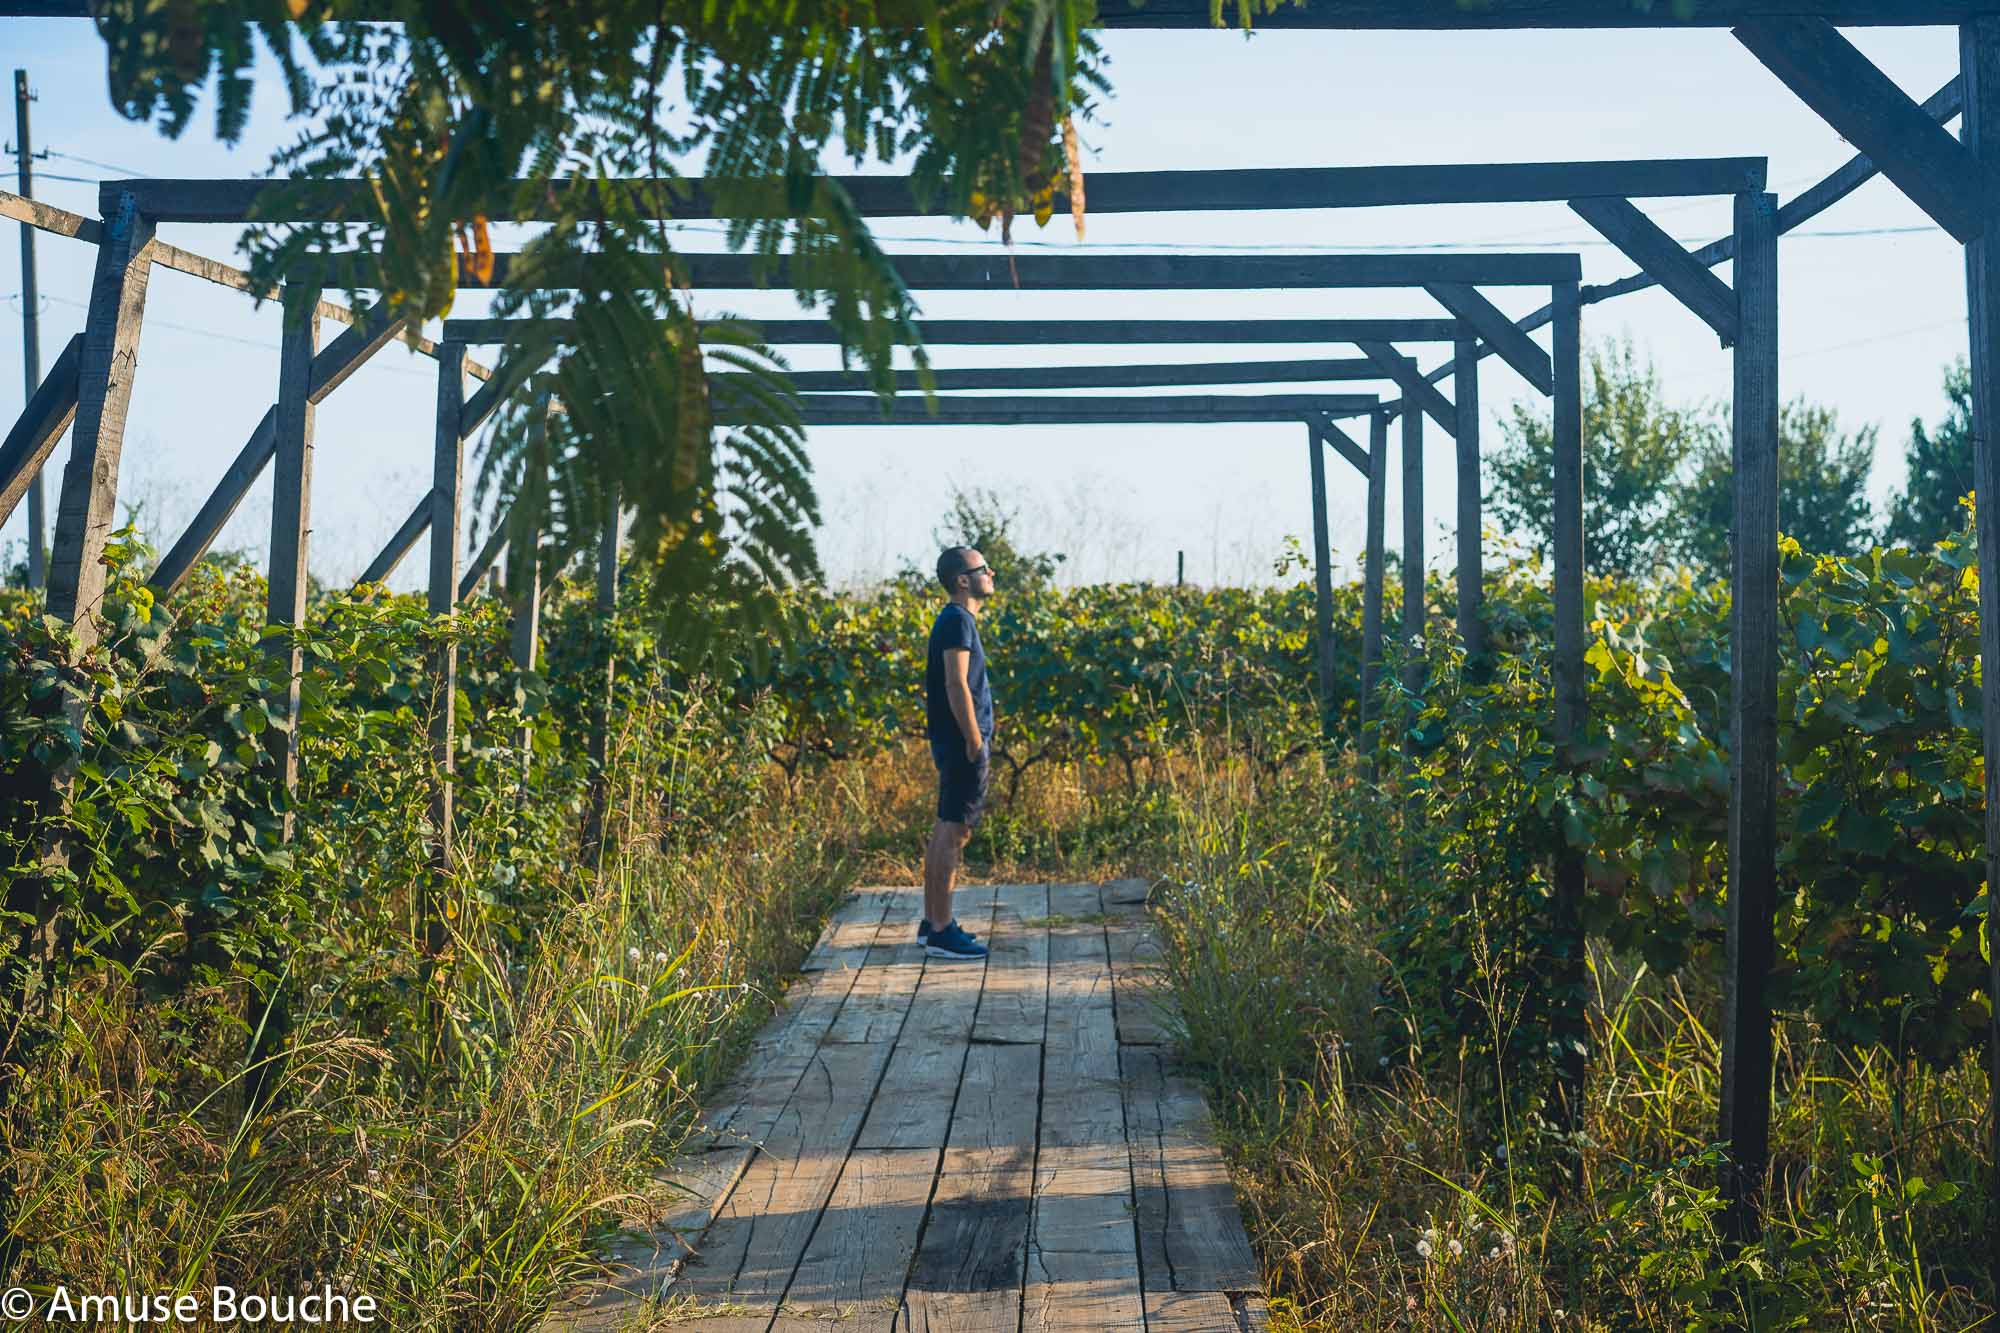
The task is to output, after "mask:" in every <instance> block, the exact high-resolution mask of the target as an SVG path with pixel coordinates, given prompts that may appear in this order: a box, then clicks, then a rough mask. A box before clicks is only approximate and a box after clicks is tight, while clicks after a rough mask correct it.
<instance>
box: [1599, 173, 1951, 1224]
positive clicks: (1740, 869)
mask: <svg viewBox="0 0 2000 1333" xmlns="http://www.w3.org/2000/svg"><path fill="white" fill-rule="evenodd" d="M1776 209H1777V199H1776V198H1775V197H1774V196H1772V195H1768V194H1764V195H1742V196H1739V197H1738V199H1737V200H1736V246H1737V259H1736V295H1737V300H1738V302H1739V303H1740V305H1741V316H1740V318H1741V327H1742V337H1741V339H1740V340H1739V341H1738V343H1737V346H1736V357H1735V385H1734V398H1733V401H1732V411H1731V424H1732V433H1733V438H1732V441H1731V446H1732V454H1733V458H1732V468H1733V471H1734V474H1735V476H1734V483H1733V484H1734V489H1735V496H1734V500H1735V521H1734V522H1733V523H1732V524H1731V525H1730V526H1731V531H1732V532H1733V534H1734V541H1733V542H1732V543H1731V547H1732V551H1731V554H1732V559H1733V563H1734V565H1735V568H1734V570H1733V571H1732V573H1733V578H1732V579H1731V582H1730V616H1729V622H1730V623H1729V661H1730V672H1729V685H1730V737H1731V742H1732V743H1731V745H1730V750H1729V893H1728V908H1727V910H1728V932H1727V937H1726V942H1725V946H1724V951H1723V952H1724V961H1725V971H1724V976H1723V995H1724V1007H1723V1026H1722V1095H1721V1104H1720V1110H1721V1131H1722V1137H1723V1140H1724V1141H1725V1142H1726V1143H1727V1144H1728V1145H1729V1154H1730V1163H1729V1167H1730V1169H1729V1170H1728V1171H1727V1172H1725V1174H1724V1181H1725V1191H1726V1197H1727V1198H1728V1199H1729V1202H1730V1209H1729V1213H1728V1215H1727V1218H1726V1220H1727V1222H1728V1223H1729V1224H1730V1225H1731V1226H1732V1228H1733V1229H1734V1232H1735V1234H1736V1235H1737V1236H1739V1237H1744V1238H1747V1237H1749V1236H1752V1235H1754V1234H1755V1233H1756V1231H1757V1230H1758V1228H1759V1227H1760V1226H1761V1224H1762V1222H1761V1217H1762V1208H1763V1198H1762V1195H1763V1187H1764V1173H1765V1168H1766V1166H1767V1164H1768V1162H1769V1157H1770V1141H1771V1137H1770V1136H1771V1064H1772V1055H1773V1046H1772V1042H1773V1035H1772V1031H1771V1017H1772V1016H1771V1000H1770V993H1769V991H1768V989H1767V988H1768V986H1769V984H1770V973H1771V967H1772V964H1773V962H1774V961H1775V951H1776V944H1775V942H1774V941H1775V935H1774V926H1773V919H1774V916H1775V913H1776V911H1777V902H1778V897H1777V895H1778V863H1777V858H1778V651H1779V649H1778V632H1779V630H1778V627H1779V611H1778V486H1779V482H1778V448H1779V444H1778V411H1779V407H1778V405H1779V401H1780V398H1779V390H1778V228H1777V222H1776V218H1775V213H1776ZM1989 725H1990V724H1989ZM1576 981H1577V984H1579V985H1582V984H1584V983H1583V981H1582V978H1581V977H1580V976H1579V977H1578V978H1577V979H1576Z"/></svg>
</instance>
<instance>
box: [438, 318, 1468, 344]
mask: <svg viewBox="0 0 2000 1333" xmlns="http://www.w3.org/2000/svg"><path fill="white" fill-rule="evenodd" d="M719 322H720V321H710V323H719ZM740 322H741V323H744V324H747V325H749V326H750V327H752V328H754V329H755V330H756V331H757V333H758V334H759V336H761V337H762V338H763V340H764V341H765V342H766V343H769V344H770V345H772V346H774V347H785V346H837V345H838V344H839V343H840V335H839V333H838V332H836V331H835V329H834V327H833V325H832V324H830V323H828V322H827V321H825V320H819V319H764V320H745V321H740ZM574 326H575V321H574V320H568V319H448V320H446V321H445V322H444V336H445V337H447V338H451V339H455V340H457V341H459V342H466V343H474V344H488V345H491V344H500V343H515V342H522V341H526V340H527V339H529V338H550V337H555V338H561V337H565V336H568V334H569V332H570V330H571V329H573V328H574ZM917 334H918V336H919V337H921V338H922V339H923V341H924V343H925V345H926V346H933V347H943V346H965V347H974V346H977V347H1041V346H1051V347H1053V346H1065V347H1067V346H1080V345H1096V344H1105V345H1115V344H1124V343H1163V344H1164V343H1218V344H1221V343H1332V342H1352V341H1354V340H1355V339H1356V338H1377V339H1380V340H1382V341H1384V342H1451V341H1453V340H1454V339H1456V338H1457V337H1459V329H1458V324H1457V323H1456V321H1453V320H1449V319H1048V320H1041V319H928V320H919V321H918V322H917Z"/></svg>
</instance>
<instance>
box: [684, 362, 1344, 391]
mask: <svg viewBox="0 0 2000 1333" xmlns="http://www.w3.org/2000/svg"><path fill="white" fill-rule="evenodd" d="M732 378H734V376H732V375H727V374H724V375H713V376H711V377H710V382H711V383H713V384H727V383H729V382H730V380H731V379H732ZM786 378H787V379H788V380H789V381H790V382H791V385H792V387H793V388H794V389H797V390H799V391H800V392H801V393H810V392H814V391H838V392H868V391H871V390H872V389H873V388H874V385H873V384H871V383H870V382H869V377H868V375H867V373H866V372H865V371H859V370H795V371H792V372H791V373H790V374H789V375H787V376H786ZM1380 378H1382V370H1381V368H1380V367H1379V366H1377V365H1376V364H1375V363H1374V362H1373V361H1369V360H1367V359H1365V358H1362V357H1347V358H1343V359H1326V360H1318V361H1222V362H1182V363H1178V364H1176V363H1174V362H1166V363H1163V364H1156V365H1130V366H1007V367H996V368H984V367H982V368H979V369H967V370H933V371H932V372H931V380H932V383H933V384H934V385H935V387H936V388H937V389H938V390H939V391H940V392H943V391H948V390H954V389H1137V388H1144V387H1146V386H1149V385H1156V384H1157V385H1183V384H1186V385H1194V384H1318V383H1331V382H1334V381H1339V380H1374V379H1380ZM895 384H896V388H897V390H898V391H900V392H915V391H920V390H921V388H922V382H921V380H920V379H919V378H918V376H917V373H916V372H915V371H913V370H899V371H897V372H896V376H895Z"/></svg>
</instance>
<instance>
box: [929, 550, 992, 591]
mask: <svg viewBox="0 0 2000 1333" xmlns="http://www.w3.org/2000/svg"><path fill="white" fill-rule="evenodd" d="M937 576H938V582H939V583H941V584H943V585H944V590H945V591H946V592H947V593H950V594H951V595H952V597H954V598H957V597H968V598H971V599H972V600H974V601H984V600H985V599H986V598H988V597H991V596H992V595H993V571H992V570H990V569H988V568H987V567H986V557H985V556H983V555H981V554H979V552H978V551H976V550H974V549H973V548H972V547H970V546H948V547H946V548H945V549H944V550H943V551H942V552H940V553H939V555H938V562H937Z"/></svg>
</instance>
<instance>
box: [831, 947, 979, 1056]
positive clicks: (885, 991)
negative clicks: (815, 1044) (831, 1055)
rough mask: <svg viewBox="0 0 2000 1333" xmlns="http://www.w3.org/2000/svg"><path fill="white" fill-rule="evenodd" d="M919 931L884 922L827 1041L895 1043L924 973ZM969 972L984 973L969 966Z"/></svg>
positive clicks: (883, 1044)
mask: <svg viewBox="0 0 2000 1333" xmlns="http://www.w3.org/2000/svg"><path fill="white" fill-rule="evenodd" d="M915 931H916V927H914V926H912V925H910V924H909V923H908V922H906V921H902V920H899V919H895V918H891V919H888V920H885V921H884V922H883V923H882V925H881V927H880V929H879V930H878V931H877V932H876V935H875V947H874V948H872V949H870V950H869V951H868V961H867V963H866V964H865V965H864V966H863V967H862V969H861V975H860V976H859V977H857V978H856V979H855V982H854V989H853V990H852V991H850V992H848V995H847V1003H846V1004H844V1005H842V1006H841V1007H840V1016H839V1017H838V1018H836V1019H835V1020H834V1022H833V1026H832V1027H831V1028H829V1029H828V1030H827V1034H826V1039H827V1041H829V1042H839V1043H865V1044H869V1045H880V1046H882V1047H884V1048H885V1049H887V1048H888V1047H890V1046H892V1045H893V1044H894V1043H895V1041H896V1039H897V1037H898V1036H899V1035H900V1034H901V1032H902V1030H903V1020H904V1017H905V1015H907V1014H908V1013H909V1010H910V1002H911V1000H912V999H913V998H914V997H915V995H916V991H917V986H918V983H919V981H920V980H921V978H922V977H923V975H924V946H923V945H921V944H919V943H917V941H916V936H915ZM967 970H968V971H973V972H978V971H981V970H983V969H982V968H979V967H976V966H973V965H970V964H968V965H967Z"/></svg>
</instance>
